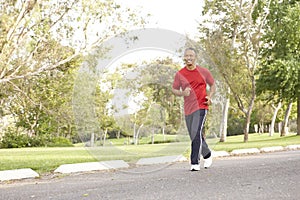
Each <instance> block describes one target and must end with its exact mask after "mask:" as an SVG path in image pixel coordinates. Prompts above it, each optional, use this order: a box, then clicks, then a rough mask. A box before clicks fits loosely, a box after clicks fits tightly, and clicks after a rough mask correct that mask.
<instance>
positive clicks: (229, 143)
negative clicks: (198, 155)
mask: <svg viewBox="0 0 300 200" xmlns="http://www.w3.org/2000/svg"><path fill="white" fill-rule="evenodd" d="M243 138H244V136H243V135H238V136H230V137H227V140H226V142H218V143H216V145H215V146H213V147H212V148H213V149H214V150H215V151H228V152H231V151H232V150H234V149H246V148H262V147H270V146H283V147H285V146H288V145H293V144H300V136H299V135H295V134H290V135H288V136H285V137H280V135H279V134H278V133H275V134H274V135H273V136H272V137H270V136H269V134H268V133H264V134H249V140H248V142H246V143H245V142H243V141H244V139H243Z"/></svg>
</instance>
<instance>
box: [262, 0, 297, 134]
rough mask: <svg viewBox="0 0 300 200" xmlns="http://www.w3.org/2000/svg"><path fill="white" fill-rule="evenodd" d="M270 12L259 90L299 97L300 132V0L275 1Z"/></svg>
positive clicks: (280, 96) (285, 97)
mask: <svg viewBox="0 0 300 200" xmlns="http://www.w3.org/2000/svg"><path fill="white" fill-rule="evenodd" d="M270 12H271V14H270V16H269V17H268V29H267V30H268V31H267V32H266V35H265V36H264V37H263V40H264V42H265V43H266V45H265V48H263V49H262V67H261V68H259V69H258V71H257V74H258V81H257V82H258V89H257V91H258V93H263V92H266V91H267V92H270V93H271V95H272V96H271V97H273V98H275V97H276V99H277V100H278V101H283V100H286V101H287V102H288V103H289V104H290V102H294V101H297V108H298V111H297V113H298V114H297V127H298V131H297V132H298V135H300V105H299V104H300V82H299V80H300V68H299V65H300V16H299V15H300V2H298V1H280V2H277V1H274V2H272V4H271V9H270Z"/></svg>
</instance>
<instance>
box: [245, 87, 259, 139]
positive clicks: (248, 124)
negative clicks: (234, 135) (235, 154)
mask: <svg viewBox="0 0 300 200" xmlns="http://www.w3.org/2000/svg"><path fill="white" fill-rule="evenodd" d="M252 85H253V87H254V88H255V83H254V82H252ZM255 98H256V95H255V90H254V91H253V94H252V98H251V102H250V105H249V108H248V112H247V113H246V122H245V125H244V142H248V135H249V127H250V121H251V114H252V110H253V106H254V100H255Z"/></svg>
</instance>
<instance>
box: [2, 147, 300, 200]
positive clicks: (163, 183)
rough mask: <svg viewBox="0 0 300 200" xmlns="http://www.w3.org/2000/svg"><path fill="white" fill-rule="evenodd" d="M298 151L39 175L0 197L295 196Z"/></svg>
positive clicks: (298, 193)
mask: <svg viewBox="0 0 300 200" xmlns="http://www.w3.org/2000/svg"><path fill="white" fill-rule="evenodd" d="M299 169H300V150H295V151H282V152H273V153H260V154H255V155H247V156H234V157H221V158H216V159H214V163H213V166H212V167H211V168H210V169H203V168H202V169H201V170H200V171H199V172H191V171H189V163H188V162H187V161H185V162H175V163H172V164H159V165H145V166H138V167H132V168H131V167H130V168H127V169H126V170H125V169H124V170H114V171H111V170H110V171H96V172H95V171H94V172H86V173H75V174H71V175H67V176H64V175H60V176H55V177H47V176H45V177H42V178H39V179H29V180H22V181H16V182H13V183H8V184H1V185H0V199H5V200H17V199H20V200H21V199H22V200H27V199H28V200H29V199H30V200H32V199H55V200H59V199H61V200H69V199H70V200H77V199H92V200H94V199H95V200H98V199H128V200H129V199H143V200H146V199H147V200H150V199H172V200H176V199H179V200H184V199H226V200H230V199H232V200H242V199H246V200H247V199H249V200H250V199H251V200H254V199H255V200H257V199H272V200H277V199H278V200H283V199H288V200H296V199H300V189H299V183H300V170H299Z"/></svg>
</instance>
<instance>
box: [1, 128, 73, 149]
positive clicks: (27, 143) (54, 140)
mask: <svg viewBox="0 0 300 200" xmlns="http://www.w3.org/2000/svg"><path fill="white" fill-rule="evenodd" d="M45 146H49V147H69V146H73V144H72V143H71V141H70V140H68V139H67V138H64V137H51V135H50V134H44V135H39V136H33V137H30V136H28V135H26V134H21V133H16V132H15V131H13V130H11V129H9V130H8V131H7V132H6V133H5V135H4V136H3V138H2V141H1V142H0V148H22V147H45Z"/></svg>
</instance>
